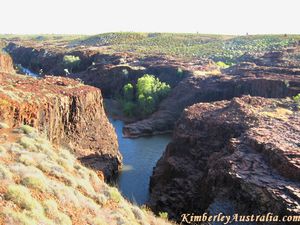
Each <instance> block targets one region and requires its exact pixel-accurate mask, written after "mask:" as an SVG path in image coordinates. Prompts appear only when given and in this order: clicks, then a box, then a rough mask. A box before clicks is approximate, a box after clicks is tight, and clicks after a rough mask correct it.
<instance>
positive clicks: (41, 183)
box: [22, 175, 47, 191]
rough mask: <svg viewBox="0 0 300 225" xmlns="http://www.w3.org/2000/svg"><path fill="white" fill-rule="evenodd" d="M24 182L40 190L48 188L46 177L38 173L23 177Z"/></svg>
mask: <svg viewBox="0 0 300 225" xmlns="http://www.w3.org/2000/svg"><path fill="white" fill-rule="evenodd" d="M22 184H24V185H25V186H27V187H30V188H33V189H38V190H40V191H45V190H46V188H47V187H46V184H47V180H46V179H45V177H43V176H38V175H34V176H27V177H25V178H23V180H22Z"/></svg>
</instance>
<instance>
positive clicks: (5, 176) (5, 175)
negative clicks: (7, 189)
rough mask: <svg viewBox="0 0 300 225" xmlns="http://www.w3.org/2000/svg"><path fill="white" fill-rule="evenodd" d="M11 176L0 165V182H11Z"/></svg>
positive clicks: (7, 170) (6, 169)
mask: <svg viewBox="0 0 300 225" xmlns="http://www.w3.org/2000/svg"><path fill="white" fill-rule="evenodd" d="M12 178H13V174H12V173H11V172H10V170H9V169H8V168H6V167H4V166H3V165H0V179H2V180H12Z"/></svg>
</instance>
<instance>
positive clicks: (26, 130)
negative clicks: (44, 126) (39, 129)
mask: <svg viewBox="0 0 300 225" xmlns="http://www.w3.org/2000/svg"><path fill="white" fill-rule="evenodd" d="M20 129H21V130H22V131H23V132H24V133H25V134H30V133H33V132H36V129H35V128H33V127H31V126H28V125H22V126H21V127H20Z"/></svg>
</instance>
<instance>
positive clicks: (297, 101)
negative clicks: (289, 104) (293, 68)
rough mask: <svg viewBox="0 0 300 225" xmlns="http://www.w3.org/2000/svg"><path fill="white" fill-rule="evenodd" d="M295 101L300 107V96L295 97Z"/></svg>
mask: <svg viewBox="0 0 300 225" xmlns="http://www.w3.org/2000/svg"><path fill="white" fill-rule="evenodd" d="M293 100H294V101H295V102H296V103H297V104H299V105H300V94H298V95H296V96H294V97H293Z"/></svg>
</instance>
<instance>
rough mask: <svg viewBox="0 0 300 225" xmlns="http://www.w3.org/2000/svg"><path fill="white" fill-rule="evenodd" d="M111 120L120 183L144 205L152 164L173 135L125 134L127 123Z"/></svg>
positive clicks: (126, 194) (122, 187)
mask: <svg viewBox="0 0 300 225" xmlns="http://www.w3.org/2000/svg"><path fill="white" fill-rule="evenodd" d="M20 70H21V71H22V72H23V73H25V74H27V75H30V76H32V77H39V75H38V74H36V73H34V72H32V71H30V70H29V69H27V68H24V67H22V66H21V65H20ZM110 122H111V123H112V124H113V126H114V128H115V130H116V133H117V136H118V142H119V147H120V151H121V153H122V155H123V164H124V165H123V169H122V171H121V172H120V175H119V177H118V180H117V186H118V188H119V190H120V191H121V192H122V194H123V196H125V197H126V198H127V199H129V200H130V201H132V202H135V203H137V204H139V205H142V204H144V203H146V201H147V200H148V197H149V182H150V176H151V174H152V171H153V167H154V166H155V164H156V162H157V161H158V159H159V158H160V157H161V155H162V153H163V152H164V150H165V148H166V146H167V144H168V143H169V142H170V141H171V135H169V134H165V135H156V136H151V137H140V138H134V139H131V138H124V137H123V134H122V129H123V126H124V123H123V122H122V121H120V120H114V119H110Z"/></svg>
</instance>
